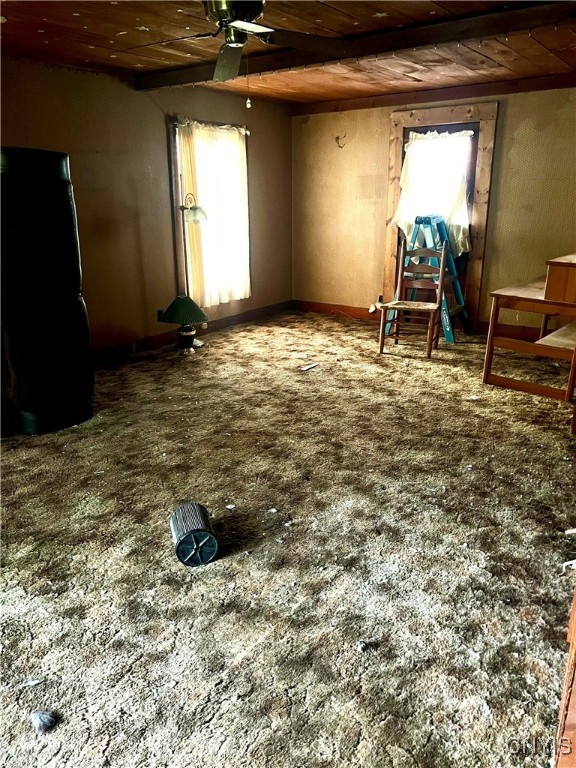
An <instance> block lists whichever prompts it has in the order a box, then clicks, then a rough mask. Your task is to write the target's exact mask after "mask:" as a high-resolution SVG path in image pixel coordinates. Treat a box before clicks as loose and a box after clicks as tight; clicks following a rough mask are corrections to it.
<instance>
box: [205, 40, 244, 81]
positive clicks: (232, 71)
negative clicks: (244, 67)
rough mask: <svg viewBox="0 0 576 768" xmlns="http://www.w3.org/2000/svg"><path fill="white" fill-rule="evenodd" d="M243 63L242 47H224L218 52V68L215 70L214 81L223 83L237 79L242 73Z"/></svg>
mask: <svg viewBox="0 0 576 768" xmlns="http://www.w3.org/2000/svg"><path fill="white" fill-rule="evenodd" d="M241 61H242V46H239V45H226V43H224V45H223V46H222V47H221V48H220V51H219V52H218V58H217V59H216V68H215V70H214V76H213V78H212V79H213V80H214V82H216V83H223V82H224V80H231V79H232V78H233V77H236V75H237V74H238V72H239V71H240V62H241Z"/></svg>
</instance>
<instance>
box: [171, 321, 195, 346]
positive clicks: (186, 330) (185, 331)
mask: <svg viewBox="0 0 576 768" xmlns="http://www.w3.org/2000/svg"><path fill="white" fill-rule="evenodd" d="M176 334H177V336H178V346H179V347H180V349H183V350H184V351H185V352H194V349H193V347H194V346H196V345H195V344H194V336H196V328H194V326H192V325H181V326H180V328H178V330H177V331H176Z"/></svg>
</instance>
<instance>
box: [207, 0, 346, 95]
mask: <svg viewBox="0 0 576 768" xmlns="http://www.w3.org/2000/svg"><path fill="white" fill-rule="evenodd" d="M202 5H203V6H204V12H205V13H206V18H207V19H208V20H209V21H213V22H214V23H215V24H217V25H218V31H217V32H214V33H212V32H209V33H207V34H202V35H195V36H194V37H216V36H217V35H219V34H220V32H222V30H223V31H224V40H225V42H224V44H223V45H222V46H221V48H220V51H219V53H218V59H217V60H216V68H215V70H214V76H213V78H212V79H213V80H214V81H215V82H223V81H224V80H230V79H231V78H233V77H236V76H237V75H238V73H239V71H240V63H241V60H242V48H243V46H244V44H245V43H246V41H247V39H248V35H254V37H257V38H258V40H261V41H262V42H263V43H267V44H268V45H276V46H281V47H283V48H299V49H300V50H304V51H312V52H314V53H321V54H324V55H325V56H326V58H327V59H328V60H332V61H333V60H335V59H339V58H344V57H346V56H356V55H358V45H357V44H355V43H354V42H353V41H346V40H343V39H342V38H332V37H323V36H321V35H308V34H305V33H303V32H291V31H289V30H281V29H272V28H271V27H267V26H263V25H262V24H257V23H256V22H257V21H258V20H259V19H261V18H262V15H263V13H264V5H265V0H206V2H203V3H202Z"/></svg>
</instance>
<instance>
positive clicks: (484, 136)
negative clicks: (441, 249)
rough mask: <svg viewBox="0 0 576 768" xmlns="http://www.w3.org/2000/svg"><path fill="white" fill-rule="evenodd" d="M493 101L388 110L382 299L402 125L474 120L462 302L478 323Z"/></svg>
mask: <svg viewBox="0 0 576 768" xmlns="http://www.w3.org/2000/svg"><path fill="white" fill-rule="evenodd" d="M497 115H498V102H489V103H485V104H460V105H456V106H452V107H430V108H427V109H410V110H404V111H402V112H393V113H392V114H391V115H390V121H391V130H390V149H389V166H388V206H387V216H386V246H385V256H384V286H383V290H382V295H383V296H384V301H390V300H391V299H392V298H393V292H394V278H395V274H396V251H397V243H398V227H397V226H396V225H394V224H392V223H391V222H392V218H393V217H394V213H395V212H396V208H397V207H398V201H399V200H400V174H401V172H402V148H403V143H404V142H403V139H404V129H405V128H421V127H423V126H426V125H435V126H437V125H450V124H452V123H478V124H479V126H480V128H479V133H478V152H477V156H476V178H475V185H474V199H473V202H472V220H471V230H472V234H471V242H472V248H471V250H470V256H469V259H468V269H467V276H466V292H465V296H464V299H465V302H466V309H467V310H468V314H469V317H470V320H471V322H472V325H473V326H475V325H476V323H477V322H478V312H479V309H480V290H481V287H482V275H483V271H484V251H485V243H486V223H487V220H488V203H489V199H490V180H491V176H492V160H493V156H494V136H495V133H496V118H497Z"/></svg>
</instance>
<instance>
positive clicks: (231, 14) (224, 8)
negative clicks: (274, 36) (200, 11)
mask: <svg viewBox="0 0 576 768" xmlns="http://www.w3.org/2000/svg"><path fill="white" fill-rule="evenodd" d="M264 2H265V0H206V2H203V3H202V5H203V6H204V11H205V13H206V18H207V19H209V20H210V21H213V22H215V23H216V24H218V26H222V27H226V26H227V25H228V24H230V23H231V22H232V21H257V19H260V18H261V17H262V14H263V13H264Z"/></svg>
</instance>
